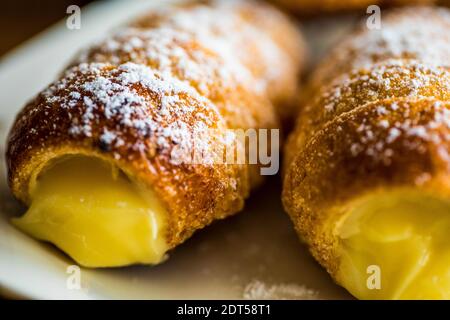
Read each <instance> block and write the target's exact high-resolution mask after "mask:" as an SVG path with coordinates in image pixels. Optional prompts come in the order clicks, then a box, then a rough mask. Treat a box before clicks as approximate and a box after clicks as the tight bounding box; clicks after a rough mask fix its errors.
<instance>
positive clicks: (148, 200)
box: [7, 1, 303, 267]
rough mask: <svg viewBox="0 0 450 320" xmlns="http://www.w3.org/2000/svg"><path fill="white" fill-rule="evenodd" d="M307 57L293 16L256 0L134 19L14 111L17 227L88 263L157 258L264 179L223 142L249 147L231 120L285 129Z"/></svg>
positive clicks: (241, 125)
mask: <svg viewBox="0 0 450 320" xmlns="http://www.w3.org/2000/svg"><path fill="white" fill-rule="evenodd" d="M275 32H276V36H275ZM302 55H303V42H302V39H301V36H300V34H299V32H298V30H297V28H296V27H295V25H294V24H292V23H291V22H290V21H289V19H287V18H286V17H285V16H284V15H283V14H281V13H280V12H279V11H277V10H276V9H273V8H272V7H270V6H268V5H266V4H263V3H259V2H255V1H194V2H192V1H191V2H189V3H186V4H178V5H173V6H165V7H164V8H162V9H156V10H154V11H151V12H149V13H147V14H145V15H144V16H143V17H142V18H138V19H136V20H135V21H132V22H131V23H130V24H129V25H127V26H124V27H123V28H121V29H119V30H118V31H117V32H116V33H114V34H112V35H111V36H110V37H108V38H106V39H105V40H104V41H100V42H99V43H98V44H97V45H95V46H93V47H92V48H89V49H87V50H85V51H82V52H81V54H80V55H78V56H77V58H76V59H75V60H74V62H73V63H72V64H71V66H70V67H68V68H67V69H66V70H65V71H64V73H63V74H62V76H61V78H60V79H59V80H57V81H55V82H54V83H53V84H51V85H50V86H49V87H48V88H46V89H45V90H43V91H42V92H41V93H40V94H39V95H38V96H37V97H36V98H35V99H34V100H33V101H31V102H30V103H29V104H28V105H27V106H25V108H24V109H23V110H22V111H21V112H20V114H19V115H18V117H17V119H16V122H15V124H14V126H13V128H12V130H11V132H10V136H9V142H8V151H7V161H8V169H9V171H8V172H9V182H10V186H11V189H12V191H13V193H14V195H15V196H16V197H17V198H18V199H19V200H21V201H22V202H23V203H25V204H26V205H27V206H28V211H27V213H25V214H24V216H22V217H19V218H17V219H14V220H13V223H14V224H15V225H16V226H17V227H18V228H20V229H21V230H23V231H25V232H26V233H28V234H30V235H31V236H33V237H35V238H37V239H41V240H45V241H48V242H51V243H53V244H55V245H56V246H57V247H59V248H60V249H61V250H63V251H64V252H66V253H67V254H68V255H69V256H71V257H72V258H73V259H74V260H75V261H76V262H78V263H79V264H81V265H83V266H88V267H116V266H124V265H130V264H136V263H140V264H157V263H160V262H161V261H163V260H164V259H165V257H166V256H167V252H168V251H169V250H171V249H173V248H175V247H176V246H178V245H179V244H181V243H182V242H183V241H185V240H186V239H187V238H189V237H190V236H191V235H192V234H193V233H194V232H195V231H196V230H198V229H201V228H203V227H205V226H207V225H209V224H210V223H212V222H213V221H214V220H217V219H223V218H226V217H227V216H230V215H232V214H235V213H237V212H239V211H240V210H241V209H242V208H243V206H244V201H245V199H246V198H247V197H248V195H249V192H250V191H251V189H252V188H254V187H256V186H257V185H259V184H260V183H261V181H262V177H261V175H260V171H259V169H258V166H257V165H251V164H246V163H233V162H231V163H229V162H227V161H223V160H224V159H223V154H222V153H221V151H223V150H224V149H227V148H228V149H231V153H232V154H234V152H235V151H237V150H241V149H242V148H244V146H243V145H240V142H239V141H231V143H230V141H229V140H230V139H229V138H230V135H229V134H228V130H229V129H243V130H246V129H248V128H252V129H259V128H264V129H270V128H279V127H280V125H279V124H280V123H281V120H283V117H286V116H288V115H289V112H288V110H289V108H288V104H289V103H291V102H292V101H294V100H295V96H296V93H297V76H298V73H299V72H300V69H301V68H300V67H301V61H302ZM275 60H276V61H275ZM228 151H229V150H228ZM194 154H195V155H194ZM197 156H200V159H197V158H196V157H197Z"/></svg>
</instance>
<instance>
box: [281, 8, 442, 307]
mask: <svg viewBox="0 0 450 320" xmlns="http://www.w3.org/2000/svg"><path fill="white" fill-rule="evenodd" d="M449 27H450V12H449V11H448V10H446V9H439V8H426V7H423V8H406V9H397V10H395V11H393V12H391V13H386V14H385V17H384V19H383V28H382V29H381V30H368V29H365V27H362V28H360V29H359V30H358V31H356V33H355V34H353V35H351V36H349V38H348V39H346V40H343V41H342V43H340V44H339V45H338V46H336V48H334V49H333V52H332V53H331V54H330V55H329V56H328V58H325V60H324V61H323V63H322V64H320V65H319V66H318V68H317V70H316V71H315V72H314V74H313V75H312V76H311V81H310V83H309V86H308V88H307V94H306V95H305V99H304V105H303V106H302V108H301V112H300V115H299V118H298V121H297V127H296V129H295V131H294V132H293V133H292V134H291V136H290V137H289V138H288V142H287V144H286V147H285V150H286V157H285V158H286V159H285V163H284V173H285V175H284V187H283V203H284V206H285V208H286V210H287V211H288V213H289V215H290V217H291V219H292V221H293V222H294V224H295V227H296V230H297V232H298V234H299V236H300V237H301V239H303V240H304V241H305V242H306V243H307V245H308V246H309V248H310V250H311V252H312V254H313V255H314V257H315V258H316V259H317V260H318V261H319V262H320V263H321V264H322V265H323V266H324V267H325V268H326V269H327V271H328V272H329V273H330V274H331V276H332V277H333V279H334V280H335V281H336V282H337V283H338V284H340V285H342V286H343V287H345V288H346V289H347V290H348V291H349V292H350V293H352V294H353V295H354V296H355V297H357V298H360V299H450V237H449V236H448V235H449V232H450V157H449V155H450V96H449V94H450V73H449V66H450V38H449V37H448V30H449Z"/></svg>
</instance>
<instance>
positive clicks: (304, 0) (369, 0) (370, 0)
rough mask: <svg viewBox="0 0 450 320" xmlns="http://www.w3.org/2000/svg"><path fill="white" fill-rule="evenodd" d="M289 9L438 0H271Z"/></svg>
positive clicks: (315, 10)
mask: <svg viewBox="0 0 450 320" xmlns="http://www.w3.org/2000/svg"><path fill="white" fill-rule="evenodd" d="M271 1H272V2H273V3H275V4H278V5H280V6H282V7H284V8H286V9H287V10H289V11H293V12H295V13H298V14H301V15H307V14H317V13H331V12H336V11H349V10H357V9H365V8H367V7H369V6H371V5H379V6H404V5H413V4H422V5H423V4H432V3H435V2H436V0H319V1H315V0H271Z"/></svg>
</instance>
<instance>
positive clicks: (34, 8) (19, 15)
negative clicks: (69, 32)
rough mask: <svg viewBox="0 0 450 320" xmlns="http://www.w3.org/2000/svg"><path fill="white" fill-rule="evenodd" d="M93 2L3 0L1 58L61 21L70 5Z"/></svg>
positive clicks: (82, 0) (83, 0)
mask: <svg viewBox="0 0 450 320" xmlns="http://www.w3.org/2000/svg"><path fill="white" fill-rule="evenodd" d="M91 1H92V0H39V1H32V0H28V1H21V0H15V1H11V0H1V1H0V30H1V31H0V32H1V36H0V56H2V55H3V54H5V53H6V52H7V51H9V50H10V49H12V48H14V47H15V46H17V45H18V44H20V43H22V42H23V41H25V40H27V39H28V38H31V37H32V36H33V35H35V34H36V33H38V32H40V31H42V30H44V29H45V28H46V27H49V26H50V25H52V24H53V23H55V22H57V21H58V20H61V19H62V18H64V17H65V16H67V14H66V9H67V7H68V6H69V5H71V4H75V5H78V6H80V7H81V6H83V5H86V4H87V3H89V2H91Z"/></svg>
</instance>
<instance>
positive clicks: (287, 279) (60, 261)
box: [0, 0, 350, 299]
mask: <svg viewBox="0 0 450 320" xmlns="http://www.w3.org/2000/svg"><path fill="white" fill-rule="evenodd" d="M166 4H167V1H155V0H153V1H129V0H128V1H108V2H101V3H95V4H92V5H90V6H88V7H86V8H84V9H83V10H82V16H81V17H82V20H81V21H82V25H81V29H80V30H73V31H71V30H69V29H67V28H66V26H65V21H62V22H61V23H59V24H57V25H55V26H54V27H52V28H50V29H49V30H47V31H45V32H44V33H42V34H40V35H38V36H37V37H35V38H33V39H32V40H31V41H29V42H27V43H26V44H24V45H22V46H21V47H20V48H18V49H16V50H14V51H13V52H12V53H10V54H9V55H8V56H6V57H5V58H3V59H2V60H1V61H0V99H1V100H0V153H1V154H2V157H3V154H4V141H5V138H6V132H7V129H8V128H9V127H10V125H11V122H12V120H13V118H14V116H15V114H16V113H17V112H18V110H19V109H20V108H21V107H22V106H23V105H24V103H25V102H26V101H27V100H28V99H29V98H31V97H32V96H33V95H34V94H36V93H37V92H38V91H39V90H40V89H42V88H43V87H44V86H46V85H47V84H48V83H49V82H51V81H52V80H53V79H54V78H55V76H56V75H57V73H58V72H59V71H61V69H62V68H63V66H64V65H65V64H66V63H67V61H68V60H69V59H70V58H71V57H72V56H73V54H74V53H75V52H76V51H77V50H78V49H79V48H80V47H83V46H86V44H88V43H91V42H93V41H95V39H96V38H99V37H101V36H103V35H104V34H105V33H106V32H107V30H109V29H111V28H112V27H113V26H116V25H119V24H121V23H122V22H124V21H125V20H127V19H129V17H131V16H133V15H135V14H137V13H139V12H141V11H143V10H144V9H145V8H147V7H151V6H158V5H166ZM318 25H322V23H319V24H318ZM307 29H308V33H310V34H314V35H317V33H321V39H327V42H328V41H329V40H330V38H333V36H330V35H329V33H327V36H325V35H324V34H323V31H322V29H321V28H319V27H315V26H314V24H313V25H312V26H308V28H307ZM333 29H334V28H333ZM334 30H335V29H334ZM339 30H341V31H339V32H342V30H345V29H339ZM314 38H317V36H314ZM316 46H317V43H316ZM318 46H319V47H325V48H326V47H327V46H326V45H325V44H324V43H323V42H321V43H319V44H318ZM0 166H1V170H0V294H2V295H4V296H13V297H26V298H36V299H105V298H106V299H107V298H112V299H119V298H120V299H241V298H249V299H252V298H259V299H264V298H290V299H309V298H319V299H346V298H350V296H349V295H348V294H347V293H346V292H345V291H344V290H343V289H341V288H339V287H338V286H336V285H335V284H333V282H332V281H331V279H330V277H329V276H328V275H327V274H326V272H325V271H324V270H323V269H322V268H320V267H319V265H318V264H317V263H316V262H315V261H314V260H313V259H312V258H311V256H310V255H309V254H308V252H307V250H306V248H305V247H304V246H303V245H302V244H301V243H300V242H299V240H298V239H297V236H296V234H295V232H294V230H293V227H292V225H291V223H290V221H289V219H288V218H287V215H286V214H285V213H284V212H283V210H282V207H281V204H280V192H281V191H280V184H279V181H278V178H277V177H276V178H272V179H270V180H269V181H268V183H267V185H266V186H265V187H263V188H262V189H261V190H259V191H258V192H256V193H255V194H254V195H253V196H252V199H251V200H250V201H249V202H248V204H247V206H246V209H245V212H242V213H241V214H239V215H237V216H235V217H232V218H230V219H227V220H225V221H221V222H218V223H215V224H214V225H212V226H210V227H208V228H206V229H205V230H202V231H199V232H197V234H196V235H195V236H194V237H193V238H192V239H190V240H188V241H187V242H186V243H185V244H183V245H182V246H180V247H179V248H177V249H176V250H175V251H174V252H172V254H171V257H170V259H169V260H168V261H167V262H166V263H164V264H163V265H160V266H157V267H147V266H136V267H128V268H120V269H99V270H89V269H81V289H71V288H70V287H68V286H67V281H68V279H69V276H70V275H71V274H68V273H67V271H68V269H67V268H68V267H69V266H70V265H72V264H73V263H74V262H73V261H71V260H70V259H69V258H68V257H67V256H65V255H64V254H63V253H61V252H60V251H59V250H57V249H56V248H54V247H53V246H51V245H48V244H45V243H40V242H37V241H35V240H33V239H31V238H30V237H28V236H26V235H24V234H22V233H21V232H19V231H18V230H16V229H15V228H14V227H12V226H11V225H10V224H9V219H10V217H11V216H13V215H18V214H20V213H21V212H23V208H20V207H19V205H18V204H17V203H16V202H15V201H14V200H13V198H12V197H11V195H10V193H9V191H8V187H7V185H6V177H5V165H4V160H3V158H2V160H1V161H0Z"/></svg>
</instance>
